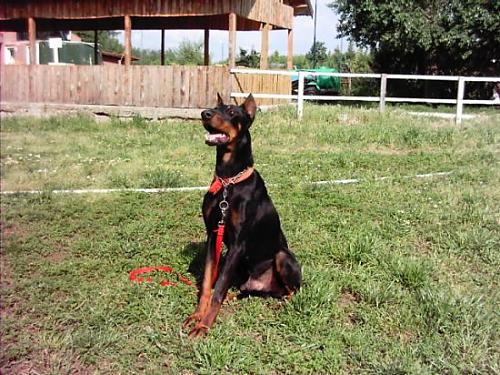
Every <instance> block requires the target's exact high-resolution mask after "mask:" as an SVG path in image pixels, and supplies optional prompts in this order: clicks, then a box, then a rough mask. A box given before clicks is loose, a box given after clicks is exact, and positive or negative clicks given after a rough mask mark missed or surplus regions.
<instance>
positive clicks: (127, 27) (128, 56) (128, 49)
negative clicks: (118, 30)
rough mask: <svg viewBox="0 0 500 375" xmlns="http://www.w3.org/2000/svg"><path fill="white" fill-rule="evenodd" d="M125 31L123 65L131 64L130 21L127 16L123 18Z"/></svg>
mask: <svg viewBox="0 0 500 375" xmlns="http://www.w3.org/2000/svg"><path fill="white" fill-rule="evenodd" d="M124 24H125V25H124V29H125V65H131V64H132V19H131V18H130V16H129V15H126V16H125V17H124Z"/></svg>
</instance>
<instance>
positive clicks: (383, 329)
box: [0, 105, 500, 374]
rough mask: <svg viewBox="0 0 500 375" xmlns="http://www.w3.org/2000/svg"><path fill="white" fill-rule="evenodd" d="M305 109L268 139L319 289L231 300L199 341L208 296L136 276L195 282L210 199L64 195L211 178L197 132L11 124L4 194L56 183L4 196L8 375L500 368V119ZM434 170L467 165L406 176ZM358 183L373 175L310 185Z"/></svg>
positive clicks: (264, 158)
mask: <svg viewBox="0 0 500 375" xmlns="http://www.w3.org/2000/svg"><path fill="white" fill-rule="evenodd" d="M305 114H306V116H305V118H304V121H303V122H302V123H299V122H297V121H296V120H295V119H294V114H293V110H292V109H282V110H281V111H279V112H274V113H263V114H259V115H258V119H257V121H256V123H255V124H254V125H253V129H252V131H253V133H252V134H253V144H254V153H255V160H256V166H257V168H258V169H259V171H260V172H261V174H262V175H263V176H264V178H265V179H266V181H267V183H268V184H274V183H278V184H279V186H272V187H270V189H269V190H270V194H271V196H272V198H273V200H274V203H275V205H276V207H277V209H278V211H279V213H280V216H281V220H282V225H283V227H284V231H285V233H286V235H287V238H288V242H289V243H290V245H291V247H292V248H293V249H294V250H295V252H296V254H297V257H298V258H299V260H300V262H301V264H302V266H303V274H304V285H303V288H302V290H301V291H300V292H299V293H298V294H297V295H296V296H295V297H294V298H293V299H292V300H291V301H289V302H285V301H278V300H272V299H267V300H265V299H260V298H249V299H243V300H237V301H233V302H230V303H229V304H226V305H224V306H223V308H222V311H221V314H220V316H219V318H218V320H217V322H216V324H215V326H214V328H213V330H212V331H210V334H209V336H208V337H207V338H205V339H202V340H190V339H188V338H187V337H186V332H183V331H182V330H181V329H180V326H181V323H182V321H183V319H184V318H186V317H187V315H188V314H190V313H191V312H192V310H193V309H194V307H195V304H196V293H195V290H194V289H193V288H190V287H188V286H185V285H180V286H179V287H177V288H165V287H160V286H159V285H158V284H156V283H154V284H149V285H133V284H131V283H130V282H129V280H128V273H129V271H130V270H131V269H133V268H136V267H139V266H146V265H160V264H168V265H171V266H173V267H174V268H175V269H177V270H179V271H180V272H181V273H183V274H185V275H188V276H189V277H191V278H193V275H190V274H189V272H188V269H189V266H190V264H191V263H192V262H193V259H194V258H195V257H196V255H197V254H198V253H199V252H200V251H201V249H202V248H203V242H204V233H203V232H204V229H203V223H202V219H201V217H200V204H201V200H202V196H203V193H202V192H188V193H168V194H167V193H166V194H134V193H127V194H125V193H117V194H110V195H78V196H76V195H55V194H52V193H50V190H51V189H54V188H85V187H94V188H108V187H170V186H199V185H208V183H209V182H210V180H211V175H212V173H213V163H214V155H213V153H214V150H213V149H210V148H208V147H206V146H205V145H204V143H203V134H204V131H203V129H202V127H201V126H200V124H199V123H198V122H182V121H168V122H161V123H158V122H146V121H143V120H141V119H140V118H136V119H134V120H133V121H131V122H121V121H119V120H117V119H115V120H113V121H111V122H109V123H96V122H94V121H93V120H91V119H89V118H86V117H59V118H53V119H49V120H33V119H9V120H4V121H2V129H1V136H2V137H1V138H2V159H1V161H2V188H3V189H4V190H25V189H41V190H46V191H47V192H46V193H44V194H41V195H33V196H27V195H14V196H9V197H3V198H2V221H3V224H2V230H3V243H2V244H3V249H2V262H3V265H2V288H1V297H2V325H1V328H0V329H1V334H2V346H1V347H2V348H1V357H0V368H1V371H2V373H6V374H9V373H12V374H17V373H22V372H23V371H25V372H28V370H29V369H33V370H35V371H37V372H38V373H43V374H60V373H69V372H71V371H81V372H88V373H147V374H156V373H157V374H160V373H161V374H164V373H168V374H191V373H192V374H214V373H232V374H234V373H253V374H261V373H262V374H281V373H283V374H307V373H311V374H325V373H335V374H341V373H345V374H357V373H383V374H427V373H428V374H442V373H449V374H461V373H478V374H479V373H480V374H483V373H484V374H487V373H492V374H493V373H498V372H499V371H500V367H499V359H500V358H499V353H498V347H499V338H498V331H499V317H498V311H497V310H498V303H499V298H498V297H499V296H498V269H499V266H500V264H499V254H498V249H499V248H500V230H499V228H500V225H499V224H500V209H499V205H498V202H499V201H500V188H499V187H498V182H499V177H500V172H499V168H498V162H499V158H498V152H499V143H500V130H499V129H500V127H499V126H500V119H499V118H498V117H496V118H495V117H488V118H487V119H486V120H485V119H484V118H483V119H481V120H477V121H475V120H472V121H467V122H465V123H464V125H462V126H459V127H457V126H455V125H454V124H453V122H450V121H445V120H435V119H427V118H422V119H417V118H414V117H406V116H404V115H402V114H401V113H399V112H395V111H389V112H388V113H387V114H385V115H384V116H380V115H379V114H378V113H377V112H376V110H370V109H349V108H346V107H340V106H313V105H310V106H308V107H307V108H306V111H305ZM40 171H42V172H40ZM436 171H453V173H452V174H451V175H450V176H447V177H435V178H428V179H407V178H404V176H408V175H414V174H417V173H429V172H436ZM379 176H390V177H392V178H391V179H389V180H384V181H379V180H376V179H375V177H379ZM352 177H355V178H363V179H364V180H365V182H364V183H362V184H358V185H348V186H309V185H305V184H303V182H307V181H316V180H327V179H328V180H329V179H336V178H352Z"/></svg>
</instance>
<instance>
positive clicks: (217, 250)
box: [212, 222, 226, 286]
mask: <svg viewBox="0 0 500 375" xmlns="http://www.w3.org/2000/svg"><path fill="white" fill-rule="evenodd" d="M225 228H226V225H225V224H224V222H222V223H220V222H219V227H218V228H217V230H215V231H214V232H217V239H216V240H215V264H214V269H213V270H212V286H213V285H214V284H215V279H216V278H217V273H218V268H219V259H220V253H221V252H222V241H223V240H224V229H225Z"/></svg>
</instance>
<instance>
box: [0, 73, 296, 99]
mask: <svg viewBox="0 0 500 375" xmlns="http://www.w3.org/2000/svg"><path fill="white" fill-rule="evenodd" d="M231 85H232V87H231ZM231 88H233V91H239V92H271V93H275V94H281V93H286V94H289V93H290V78H289V77H286V76H282V75H277V74H276V75H265V76H261V75H257V74H253V75H252V74H245V75H235V76H234V77H231V75H230V73H229V69H228V68H227V67H220V66H180V65H171V66H144V65H140V66H139V65H138V66H128V67H127V66H122V65H99V66H85V65H58V66H56V65H32V66H30V65H11V66H9V65H7V66H2V67H1V69H0V100H1V101H2V102H11V103H56V104H58V103H61V104H76V105H78V104H84V105H116V106H136V107H161V108H209V107H213V106H215V104H216V98H217V92H219V93H220V94H221V96H222V97H223V98H224V100H225V101H226V102H229V101H230V93H231ZM257 102H258V104H259V105H262V104H275V103H278V100H277V99H262V100H257Z"/></svg>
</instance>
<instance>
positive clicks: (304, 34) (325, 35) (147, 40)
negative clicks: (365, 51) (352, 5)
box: [119, 0, 347, 61]
mask: <svg viewBox="0 0 500 375" xmlns="http://www.w3.org/2000/svg"><path fill="white" fill-rule="evenodd" d="M317 1H318V12H317V13H318V14H317V16H318V21H317V32H316V38H317V40H318V41H321V42H324V43H325V45H326V47H327V49H329V50H332V51H333V50H334V49H335V48H337V47H339V48H343V49H345V48H347V43H346V42H345V40H344V41H342V42H341V40H340V39H337V38H336V37H337V33H336V25H337V23H338V18H337V15H336V14H335V13H334V12H333V10H332V9H330V8H328V6H327V5H328V3H331V2H332V0H317ZM311 3H312V4H313V7H314V0H311ZM313 33H314V21H313V19H312V18H311V17H305V16H300V17H295V19H294V41H293V44H294V54H296V55H297V54H305V53H306V52H307V51H309V49H310V48H311V45H312V43H313V37H314V35H313ZM119 39H120V41H121V42H122V43H123V33H121V34H120V35H119ZM182 40H191V41H198V42H202V41H203V30H165V48H166V49H172V48H176V47H177V46H178V45H179V42H181V41H182ZM160 43H161V32H160V31H159V30H144V31H139V30H138V31H132V46H133V47H135V48H142V49H153V50H159V49H160ZM227 47H228V32H227V31H219V30H211V31H210V57H211V60H212V61H221V60H224V59H226V58H227V54H228V50H227ZM239 47H241V48H244V49H247V50H250V49H252V48H253V49H255V50H256V51H259V50H260V32H258V31H239V32H237V35H236V51H238V50H239ZM286 48H287V32H286V30H275V31H271V32H270V33H269V54H271V53H273V52H274V51H278V52H280V54H284V55H285V54H286V52H287V51H286Z"/></svg>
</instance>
